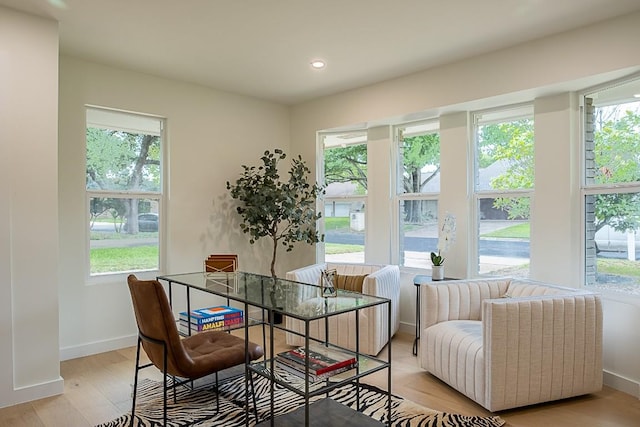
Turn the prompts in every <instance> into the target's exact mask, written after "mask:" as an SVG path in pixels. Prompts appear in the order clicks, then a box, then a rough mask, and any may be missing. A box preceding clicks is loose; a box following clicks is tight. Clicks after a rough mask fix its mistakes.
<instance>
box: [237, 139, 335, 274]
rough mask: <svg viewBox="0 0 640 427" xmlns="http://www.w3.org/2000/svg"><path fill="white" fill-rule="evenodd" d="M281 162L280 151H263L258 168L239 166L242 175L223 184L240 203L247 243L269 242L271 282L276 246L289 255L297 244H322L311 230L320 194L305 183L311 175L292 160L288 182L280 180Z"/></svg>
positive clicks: (281, 152)
mask: <svg viewBox="0 0 640 427" xmlns="http://www.w3.org/2000/svg"><path fill="white" fill-rule="evenodd" d="M285 158H286V154H285V153H284V152H283V151H282V150H280V149H277V148H276V149H274V150H273V152H271V151H269V150H267V151H265V152H264V154H263V156H262V157H261V158H260V160H261V161H262V165H261V166H257V167H256V166H246V165H242V169H243V172H242V175H241V176H240V178H238V179H237V180H236V182H235V184H231V183H230V182H229V181H227V189H228V190H230V193H231V197H232V198H234V199H236V200H238V201H239V202H240V204H239V206H238V207H237V208H236V210H237V212H238V214H240V216H241V217H242V222H241V224H240V229H241V230H242V231H243V232H244V233H247V234H249V236H250V238H249V243H251V244H253V243H255V242H256V241H257V240H258V239H261V238H263V237H268V238H270V239H271V242H272V253H271V276H272V277H274V278H275V277H276V270H275V265H276V258H277V253H278V247H279V246H284V247H285V248H286V251H287V252H290V251H291V250H293V247H294V244H295V243H297V242H306V243H308V244H314V243H317V242H319V241H322V240H324V239H323V238H324V236H318V233H317V231H316V228H315V226H316V221H317V220H318V219H319V218H320V217H321V213H320V212H317V211H316V200H317V197H318V196H319V195H320V194H324V190H323V189H322V188H321V187H319V186H318V185H316V184H310V183H309V175H310V174H311V171H310V170H309V168H308V167H307V165H306V163H305V162H304V161H303V160H302V157H301V156H298V157H297V158H294V159H292V161H291V167H290V169H289V171H288V172H287V174H288V178H287V179H286V180H281V179H280V178H281V177H280V173H279V171H278V163H279V162H280V161H281V160H284V159H285Z"/></svg>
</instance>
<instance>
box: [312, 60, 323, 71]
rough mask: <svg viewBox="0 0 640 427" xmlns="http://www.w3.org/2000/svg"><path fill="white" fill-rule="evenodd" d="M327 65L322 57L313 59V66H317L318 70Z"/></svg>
mask: <svg viewBox="0 0 640 427" xmlns="http://www.w3.org/2000/svg"><path fill="white" fill-rule="evenodd" d="M326 66H327V63H326V62H324V61H323V60H322V59H314V60H313V61H311V68H315V69H316V70H321V69H323V68H324V67H326Z"/></svg>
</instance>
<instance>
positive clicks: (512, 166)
mask: <svg viewBox="0 0 640 427" xmlns="http://www.w3.org/2000/svg"><path fill="white" fill-rule="evenodd" d="M474 125H475V126H474V129H475V132H474V134H475V166H476V167H475V179H474V181H475V185H474V187H475V193H474V194H475V198H474V202H475V215H476V223H477V227H476V237H477V238H476V245H475V249H476V251H475V252H476V253H477V264H476V265H477V273H478V274H481V275H482V274H489V275H507V274H508V275H511V276H520V277H526V276H528V275H529V253H530V251H529V234H530V228H529V215H530V202H531V196H532V194H533V172H534V169H533V161H534V138H533V107H532V106H531V105H524V106H514V107H511V108H505V109H500V110H492V111H483V112H478V113H476V114H474Z"/></svg>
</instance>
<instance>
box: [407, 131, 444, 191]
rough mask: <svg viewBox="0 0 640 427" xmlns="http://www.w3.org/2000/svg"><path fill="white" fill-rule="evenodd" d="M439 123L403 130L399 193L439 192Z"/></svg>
mask: <svg viewBox="0 0 640 427" xmlns="http://www.w3.org/2000/svg"><path fill="white" fill-rule="evenodd" d="M437 125H438V124H437V123H430V124H421V125H414V126H407V127H405V128H403V129H401V130H400V141H401V143H400V146H399V150H400V156H399V158H400V161H401V165H400V166H401V167H400V168H399V171H400V176H399V177H398V186H399V187H400V188H398V194H405V193H414V194H416V193H438V192H440V134H439V133H437Z"/></svg>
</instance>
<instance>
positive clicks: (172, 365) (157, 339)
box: [127, 274, 264, 425]
mask: <svg viewBox="0 0 640 427" xmlns="http://www.w3.org/2000/svg"><path fill="white" fill-rule="evenodd" d="M127 283H128V284H129V291H130V292H131V299H132V302H133V310H134V312H135V316H136V322H137V324H138V349H137V354H136V373H135V379H134V385H133V403H132V407H131V425H133V420H134V414H135V407H136V392H137V388H138V372H139V371H140V369H143V368H146V367H149V366H156V367H157V368H158V369H159V370H160V371H161V372H162V373H163V374H164V383H163V386H164V408H163V409H164V414H163V420H164V425H166V424H167V390H168V388H173V391H174V394H173V396H174V401H175V387H176V386H177V385H181V384H185V383H188V382H190V381H193V380H196V379H198V378H201V377H204V376H206V375H210V374H213V373H215V374H216V389H217V386H218V384H217V383H218V376H217V373H218V372H219V371H222V370H224V369H227V368H230V367H233V366H237V365H241V364H244V363H249V362H250V361H252V360H256V359H259V358H260V357H262V356H263V355H264V350H263V349H262V347H260V346H258V345H256V344H254V343H252V342H249V343H248V345H247V346H246V349H248V351H245V340H244V339H242V338H239V337H237V336H235V335H231V334H229V333H227V332H221V331H206V332H201V333H199V334H195V335H192V336H189V337H185V338H181V337H180V335H179V333H178V327H177V325H176V320H175V318H174V315H173V311H172V310H171V307H170V305H169V300H168V298H167V294H166V293H165V290H164V288H163V287H162V285H161V284H160V282H158V281H157V280H138V279H137V278H136V276H134V275H133V274H131V275H129V277H128V278H127ZM141 345H142V348H144V351H145V353H147V356H148V357H149V360H150V361H151V363H149V364H146V365H143V366H140V346H141ZM167 376H171V377H172V379H173V381H172V384H171V385H170V386H167ZM176 377H177V378H176ZM254 399H255V396H254ZM218 409H219V405H218Z"/></svg>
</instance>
